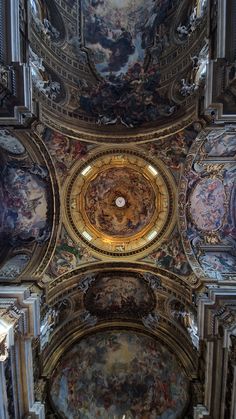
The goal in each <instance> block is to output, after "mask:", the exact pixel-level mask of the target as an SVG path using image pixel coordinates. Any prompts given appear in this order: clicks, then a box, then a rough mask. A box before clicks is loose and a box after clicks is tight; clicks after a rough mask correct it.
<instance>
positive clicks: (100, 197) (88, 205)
mask: <svg viewBox="0 0 236 419" xmlns="http://www.w3.org/2000/svg"><path fill="white" fill-rule="evenodd" d="M155 203H156V196H155V192H154V189H153V188H152V185H151V183H150V182H149V180H148V179H147V178H146V177H144V176H143V175H142V174H141V173H139V172H138V171H136V170H133V169H130V168H128V167H121V168H111V169H108V170H105V171H103V172H102V173H99V174H98V175H97V176H96V178H95V179H94V180H92V181H91V182H90V184H89V186H88V189H87V192H86V194H85V210H86V214H87V217H88V219H89V221H90V223H91V224H92V225H93V226H94V227H95V228H96V229H97V230H98V231H101V232H102V233H104V234H107V235H108V236H113V237H129V236H133V235H134V234H137V233H139V232H140V231H141V230H143V229H144V228H145V227H147V226H148V224H149V223H150V221H151V219H152V217H153V215H154V212H155V208H156V205H155Z"/></svg>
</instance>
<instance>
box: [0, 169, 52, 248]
mask: <svg viewBox="0 0 236 419" xmlns="http://www.w3.org/2000/svg"><path fill="white" fill-rule="evenodd" d="M37 171H39V172H40V173H41V172H42V173H43V171H44V169H43V168H41V167H37V165H35V166H33V165H32V166H31V167H29V168H24V167H17V166H15V165H14V164H9V165H7V166H6V167H5V168H4V169H3V172H2V175H3V177H4V179H3V183H2V185H0V215H1V217H0V237H1V238H2V240H3V239H4V238H6V239H7V240H11V242H14V243H16V242H17V243H18V242H27V241H33V240H36V241H38V242H43V241H45V240H46V239H48V238H49V232H48V216H47V212H48V202H47V201H48V197H47V186H46V182H45V180H43V179H42V177H41V176H39V175H36V174H35V172H37Z"/></svg>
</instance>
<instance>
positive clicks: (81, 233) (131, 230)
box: [64, 148, 175, 257]
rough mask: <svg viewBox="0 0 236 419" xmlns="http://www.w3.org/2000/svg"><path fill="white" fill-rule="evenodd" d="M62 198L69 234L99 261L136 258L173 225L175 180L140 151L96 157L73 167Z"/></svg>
mask: <svg viewBox="0 0 236 419" xmlns="http://www.w3.org/2000/svg"><path fill="white" fill-rule="evenodd" d="M64 195H65V200H66V204H65V219H66V223H67V225H68V228H69V230H68V231H69V232H70V234H72V235H73V237H74V238H75V240H76V237H77V240H78V238H79V239H80V240H81V239H82V240H83V241H85V243H86V245H87V246H89V247H90V248H91V250H92V251H95V252H96V254H97V255H98V257H99V253H102V254H103V256H105V255H107V256H113V257H121V256H127V257H128V256H131V255H134V257H135V255H136V254H138V253H139V252H142V251H143V250H145V249H147V248H149V247H150V246H152V245H153V244H154V242H156V241H157V240H158V242H159V241H160V240H161V238H162V236H163V235H164V234H166V231H167V230H170V229H171V228H173V225H174V200H173V199H172V196H174V195H175V183H174V180H173V178H172V176H171V174H170V172H169V171H168V170H167V169H166V168H165V167H164V166H163V165H162V163H161V162H160V161H158V160H156V161H154V160H151V159H150V158H147V157H146V156H145V155H143V154H141V153H139V152H138V151H134V150H133V151H131V150H128V149H125V148H122V149H117V150H115V149H104V150H103V151H100V153H99V154H94V155H93V156H92V157H91V159H90V160H89V161H88V162H87V165H85V164H84V165H82V166H81V165H80V164H79V165H77V167H76V166H75V167H74V169H73V172H72V175H71V177H70V178H68V180H67V183H66V184H65V188H64ZM96 254H95V256H96Z"/></svg>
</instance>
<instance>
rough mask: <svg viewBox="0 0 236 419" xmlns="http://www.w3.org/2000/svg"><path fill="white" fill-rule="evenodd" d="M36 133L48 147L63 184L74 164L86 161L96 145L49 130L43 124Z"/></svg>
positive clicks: (36, 127) (39, 125) (38, 126)
mask: <svg viewBox="0 0 236 419" xmlns="http://www.w3.org/2000/svg"><path fill="white" fill-rule="evenodd" d="M35 132H36V133H37V135H38V136H39V138H41V139H42V141H43V142H44V144H45V145H46V147H47V149H48V152H49V153H50V156H51V158H52V159H53V161H54V164H55V166H56V169H57V174H58V176H59V178H60V181H61V182H62V183H63V182H64V181H65V179H66V177H67V176H68V174H69V171H70V169H71V167H72V166H73V164H74V163H75V162H78V161H82V162H83V161H86V159H87V158H88V157H89V153H90V151H91V150H92V149H93V148H94V147H95V145H94V144H90V143H87V142H84V141H78V140H73V139H72V138H69V137H67V136H66V135H64V134H62V133H61V132H58V131H55V130H52V129H50V128H47V127H46V126H44V125H43V124H38V125H36V126H35Z"/></svg>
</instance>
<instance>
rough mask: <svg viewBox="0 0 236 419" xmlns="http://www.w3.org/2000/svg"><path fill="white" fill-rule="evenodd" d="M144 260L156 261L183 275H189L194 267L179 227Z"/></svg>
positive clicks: (159, 264)
mask: <svg viewBox="0 0 236 419" xmlns="http://www.w3.org/2000/svg"><path fill="white" fill-rule="evenodd" d="M143 260H144V261H148V262H151V263H155V265H156V266H159V267H161V268H163V269H166V270H168V271H170V272H173V273H175V274H177V275H181V276H183V277H188V276H189V275H191V274H192V269H191V266H190V264H189V262H188V259H187V257H186V255H185V252H184V249H183V246H182V243H181V240H180V239H179V232H178V230H177V229H175V231H174V232H173V235H171V237H170V238H168V239H167V240H166V241H164V242H163V244H162V246H161V247H158V248H157V249H155V250H154V251H153V252H151V253H150V254H149V255H147V256H146V257H145V258H144V259H143Z"/></svg>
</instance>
